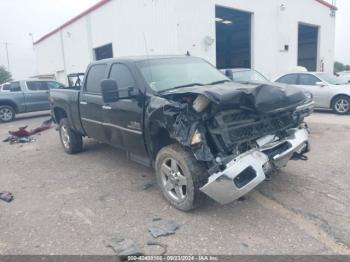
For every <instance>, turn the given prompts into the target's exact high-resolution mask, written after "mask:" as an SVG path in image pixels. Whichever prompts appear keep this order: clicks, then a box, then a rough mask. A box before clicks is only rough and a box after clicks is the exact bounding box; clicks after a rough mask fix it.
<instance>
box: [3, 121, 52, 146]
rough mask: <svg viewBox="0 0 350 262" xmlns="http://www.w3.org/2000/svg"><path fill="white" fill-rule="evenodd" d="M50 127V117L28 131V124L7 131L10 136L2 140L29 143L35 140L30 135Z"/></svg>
mask: <svg viewBox="0 0 350 262" xmlns="http://www.w3.org/2000/svg"><path fill="white" fill-rule="evenodd" d="M51 127H52V119H49V120H46V121H44V122H43V123H42V124H41V125H40V126H39V127H37V128H35V129H32V130H30V131H28V130H27V128H28V126H23V127H20V128H18V130H16V131H9V134H10V136H9V137H7V138H6V139H4V140H3V141H2V142H9V143H10V144H15V143H22V144H23V143H31V142H34V141H35V139H34V138H33V137H32V136H33V135H36V134H39V133H40V132H42V131H45V130H48V129H50V128H51Z"/></svg>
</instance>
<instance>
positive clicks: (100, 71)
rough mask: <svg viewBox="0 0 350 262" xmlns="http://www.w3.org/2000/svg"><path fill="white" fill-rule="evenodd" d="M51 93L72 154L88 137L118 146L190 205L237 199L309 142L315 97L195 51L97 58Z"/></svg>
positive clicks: (178, 203)
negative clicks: (232, 75) (243, 76)
mask: <svg viewBox="0 0 350 262" xmlns="http://www.w3.org/2000/svg"><path fill="white" fill-rule="evenodd" d="M50 101H51V109H52V116H53V118H54V120H55V122H56V123H58V124H59V134H60V139H61V142H62V145H63V147H64V149H65V151H66V152H67V153H70V154H74V153H78V152H81V151H82V147H83V141H82V138H83V137H91V138H94V139H96V140H98V141H101V142H103V143H106V144H110V145H112V146H115V147H118V148H121V149H123V150H125V151H126V152H127V156H128V158H129V159H131V160H134V161H136V162H138V163H141V164H143V165H146V166H150V167H151V166H153V167H154V168H155V171H156V178H157V181H158V184H159V187H160V189H161V190H162V193H163V195H164V197H165V198H166V199H167V200H168V201H169V202H170V203H171V204H172V205H174V206H175V207H176V208H178V209H180V210H184V211H186V210H191V209H193V208H195V207H197V206H198V205H199V204H200V203H201V202H202V201H203V200H204V199H205V198H206V197H207V196H209V197H211V198H213V199H214V200H216V201H218V202H220V203H222V204H225V203H229V202H231V201H233V200H236V199H238V198H240V197H241V196H243V195H244V194H246V193H247V192H249V191H251V190H252V189H253V188H255V187H256V186H257V185H258V184H260V183H261V182H262V181H264V180H265V179H266V177H267V176H269V174H270V173H271V172H273V171H276V170H278V169H280V168H281V167H284V166H285V165H286V164H287V162H288V161H289V160H290V159H299V158H303V157H304V156H303V154H304V153H306V152H308V151H309V143H308V130H307V126H306V124H305V123H304V118H305V117H306V116H308V115H310V114H311V113H312V111H313V101H312V98H311V97H309V96H308V95H306V94H305V93H303V92H302V91H299V90H298V89H295V88H294V87H291V86H286V85H277V84H275V83H246V84H242V83H233V82H231V81H230V80H229V79H228V78H227V77H226V76H224V75H223V74H222V73H221V72H220V71H218V70H217V69H216V68H215V67H213V66H212V65H211V64H209V63H207V62H206V61H204V60H202V59H200V58H196V57H190V56H157V57H132V58H125V59H109V60H101V61H98V62H94V63H92V64H91V65H89V67H88V68H87V71H86V77H85V79H84V83H83V85H82V87H81V90H80V91H79V90H52V91H51V94H50ZM304 158H305V157H304Z"/></svg>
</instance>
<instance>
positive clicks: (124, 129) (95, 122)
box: [81, 118, 142, 135]
mask: <svg viewBox="0 0 350 262" xmlns="http://www.w3.org/2000/svg"><path fill="white" fill-rule="evenodd" d="M81 120H83V121H86V122H90V123H94V124H98V125H103V126H108V127H113V128H117V129H120V130H123V131H127V132H130V133H134V134H137V135H142V131H138V130H134V129H130V128H126V127H122V126H118V125H114V124H111V123H103V122H100V121H96V120H92V119H89V118H81Z"/></svg>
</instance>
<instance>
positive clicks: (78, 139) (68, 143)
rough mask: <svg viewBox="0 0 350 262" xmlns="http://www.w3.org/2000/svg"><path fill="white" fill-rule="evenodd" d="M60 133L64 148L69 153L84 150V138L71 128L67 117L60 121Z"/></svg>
mask: <svg viewBox="0 0 350 262" xmlns="http://www.w3.org/2000/svg"><path fill="white" fill-rule="evenodd" d="M59 134H60V140H61V143H62V145H63V148H64V150H65V151H66V152H67V153H68V154H76V153H79V152H81V151H82V150H83V138H82V136H81V135H79V134H77V133H76V132H74V131H73V130H72V129H71V128H70V126H69V123H68V120H67V118H63V119H62V120H61V121H60V125H59Z"/></svg>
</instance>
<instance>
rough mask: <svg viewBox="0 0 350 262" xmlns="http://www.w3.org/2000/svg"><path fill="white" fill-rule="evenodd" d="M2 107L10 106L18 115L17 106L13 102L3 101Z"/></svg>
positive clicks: (0, 102) (0, 103)
mask: <svg viewBox="0 0 350 262" xmlns="http://www.w3.org/2000/svg"><path fill="white" fill-rule="evenodd" d="M0 106H10V107H12V108H13V109H14V110H15V112H16V113H18V107H17V105H16V104H15V103H14V102H12V101H11V100H1V101H0Z"/></svg>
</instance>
